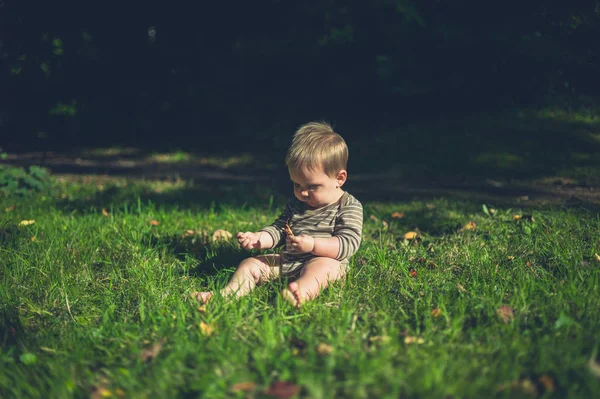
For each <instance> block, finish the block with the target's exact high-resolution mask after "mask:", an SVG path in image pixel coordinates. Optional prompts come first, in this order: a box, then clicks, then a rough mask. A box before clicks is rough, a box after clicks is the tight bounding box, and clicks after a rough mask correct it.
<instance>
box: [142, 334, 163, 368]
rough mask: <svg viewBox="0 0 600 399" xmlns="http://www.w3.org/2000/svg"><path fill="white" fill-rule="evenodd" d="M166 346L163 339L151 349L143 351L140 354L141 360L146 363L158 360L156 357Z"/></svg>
mask: <svg viewBox="0 0 600 399" xmlns="http://www.w3.org/2000/svg"><path fill="white" fill-rule="evenodd" d="M164 344H165V339H164V338H163V339H161V340H159V341H157V342H156V343H155V344H154V345H152V346H150V347H149V348H144V349H142V352H141V354H140V358H141V359H142V362H144V363H145V362H147V361H150V360H152V359H154V358H156V356H158V354H159V353H160V351H161V350H162V347H163V345H164Z"/></svg>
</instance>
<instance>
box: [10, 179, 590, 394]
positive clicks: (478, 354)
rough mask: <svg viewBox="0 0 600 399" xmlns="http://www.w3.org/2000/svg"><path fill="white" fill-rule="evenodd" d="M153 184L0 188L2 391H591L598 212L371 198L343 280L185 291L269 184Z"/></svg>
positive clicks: (271, 214) (200, 279) (219, 270)
mask: <svg viewBox="0 0 600 399" xmlns="http://www.w3.org/2000/svg"><path fill="white" fill-rule="evenodd" d="M190 184H191V183H190ZM157 185H158V186H157ZM163 186H164V187H161V186H160V184H158V183H156V182H144V181H140V182H132V181H127V180H123V181H121V182H119V183H114V182H113V183H110V182H104V183H103V184H102V185H99V184H93V183H91V184H90V183H89V182H88V184H84V183H81V182H79V183H74V182H58V183H56V187H55V189H54V190H52V191H51V192H48V193H43V194H40V195H37V196H32V197H26V198H25V199H24V198H21V197H14V196H5V197H2V198H0V217H1V220H2V226H3V227H2V230H0V243H1V246H0V263H1V268H0V396H2V397H18V398H28V397H32V398H38V397H56V398H70V397H76V398H78V397H93V398H100V397H135V398H144V397H165V398H166V397H181V398H188V397H204V398H223V397H232V398H235V397H240V398H242V397H270V396H269V394H270V395H271V396H274V397H288V395H287V394H288V393H289V392H284V390H283V389H281V386H278V385H274V384H275V383H276V382H281V381H285V382H289V383H291V384H293V385H289V386H288V388H290V390H291V393H293V392H294V389H299V396H300V397H310V398H332V397H343V398H373V397H385V398H387V397H390V398H397V397H436V398H441V397H453V398H463V397H467V398H475V397H532V396H533V397H535V396H541V397H582V398H588V397H593V396H594V394H597V393H598V392H600V379H598V378H595V377H594V375H593V374H592V372H591V371H590V369H589V360H590V358H592V360H594V359H593V356H594V355H595V353H597V352H598V350H599V346H600V336H599V335H598V331H600V317H599V311H598V309H600V295H599V292H598V291H599V286H600V261H599V260H598V258H597V255H596V254H598V253H600V241H599V239H600V218H599V216H598V214H596V213H592V212H590V211H587V210H585V209H583V208H568V207H545V208H540V207H538V208H535V207H534V208H529V209H525V208H517V207H499V206H495V205H494V204H487V208H488V211H487V212H484V209H483V207H482V205H483V204H481V203H475V202H470V201H468V200H453V199H448V198H438V199H434V200H432V201H430V202H425V201H418V200H410V201H404V202H389V201H388V202H377V201H369V202H367V203H365V204H364V205H365V227H364V241H363V244H362V247H361V249H360V251H359V252H358V254H357V255H356V256H355V257H354V258H353V259H352V263H351V265H352V269H351V272H350V274H349V276H348V278H347V280H346V281H345V282H344V283H338V284H335V285H334V286H332V287H331V288H330V289H329V290H327V291H326V292H324V293H323V294H322V295H321V296H320V297H319V298H318V299H317V300H315V301H314V302H311V303H308V304H307V305H306V306H305V307H303V309H301V310H296V309H294V308H292V307H291V306H290V305H288V304H287V303H284V302H282V301H281V299H280V297H279V295H278V292H279V291H280V290H281V288H282V287H283V282H273V283H271V284H270V285H268V286H263V287H260V288H258V289H257V290H256V291H254V292H253V293H252V294H251V295H249V296H248V297H245V298H243V299H241V300H239V301H233V302H225V301H223V300H222V299H221V298H216V299H215V300H214V301H213V302H211V303H210V304H208V306H206V308H202V307H200V306H199V305H198V304H197V303H193V302H192V301H190V300H189V299H188V293H190V292H192V291H194V290H197V289H200V288H202V289H204V288H218V287H222V286H223V285H224V284H225V282H226V281H227V279H228V277H229V276H230V275H231V272H232V271H233V270H234V268H235V265H236V264H237V262H238V261H239V260H240V259H242V258H243V257H244V256H247V254H245V253H242V252H241V251H240V250H239V249H238V248H237V247H236V245H235V244H234V243H233V242H227V241H226V242H212V241H211V235H212V233H213V232H214V231H215V230H217V229H225V230H228V231H230V232H232V233H235V232H236V231H245V230H255V229H258V228H260V227H262V226H264V225H266V224H268V223H270V222H271V221H272V220H273V219H274V218H275V217H276V216H277V214H278V210H279V209H281V207H282V205H283V198H281V197H279V196H278V195H277V194H275V193H272V192H270V191H269V189H268V188H247V189H246V190H245V191H243V192H230V193H229V194H227V195H229V197H228V196H227V195H225V194H226V193H225V194H224V193H222V194H224V196H221V197H220V198H221V200H220V201H217V202H213V201H212V200H211V201H209V200H208V199H206V198H205V200H204V201H198V203H197V205H193V202H185V201H183V200H182V201H180V202H179V201H178V198H179V199H183V198H180V197H178V190H182V191H181V195H184V194H183V192H184V187H185V184H183V183H182V182H180V181H179V182H175V183H173V184H170V183H164V184H163ZM149 191H154V192H156V193H160V194H161V195H167V193H168V198H169V199H170V201H165V202H162V203H161V202H157V201H149V200H147V199H146V197H145V193H147V192H149ZM107 193H110V195H107ZM257 193H260V195H259V194H257ZM213 194H214V193H213ZM244 194H245V195H246V197H245V198H247V200H246V201H245V202H243V203H242V204H239V198H240V197H241V196H243V195H244ZM207 195H208V194H207ZM234 197H235V198H237V201H234V200H233V198H234ZM181 204H188V205H187V206H184V205H181ZM190 204H192V205H190ZM13 206H14V209H12V207H13ZM490 208H491V209H494V208H495V209H494V212H493V213H491V212H490V211H489V209H490ZM103 209H104V212H103ZM394 212H402V213H403V214H404V216H403V217H401V218H398V217H396V218H394V217H392V216H391V215H392V214H393V213H394ZM515 215H520V216H523V217H521V218H520V219H515ZM396 216H398V215H396ZM22 220H35V223H33V224H29V225H27V226H19V225H18V224H19V222H20V221H22ZM153 221H154V222H153ZM384 222H385V223H384ZM470 222H474V224H470ZM465 226H466V227H465ZM186 230H193V233H191V232H188V233H187V234H185V232H186ZM409 231H416V232H418V234H419V235H418V238H417V239H416V240H405V239H404V234H405V233H406V232H409ZM503 305H504V306H508V307H510V309H511V310H512V312H513V315H512V317H511V315H510V314H509V313H510V311H508V308H504V309H505V310H506V311H508V312H509V313H506V314H505V316H506V319H507V320H506V322H505V320H504V319H503V318H502V317H501V315H499V314H498V310H499V309H500V308H501V306H503ZM411 341H415V342H413V343H411ZM242 382H247V383H248V384H245V385H236V384H239V383H242ZM278 387H279V388H280V389H279V391H278V390H277V389H278ZM269 388H270V389H271V390H270V391H269ZM236 391H237V392H236Z"/></svg>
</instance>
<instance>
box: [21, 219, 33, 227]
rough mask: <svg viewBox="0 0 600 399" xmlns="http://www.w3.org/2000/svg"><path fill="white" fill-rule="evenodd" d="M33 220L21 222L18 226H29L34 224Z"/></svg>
mask: <svg viewBox="0 0 600 399" xmlns="http://www.w3.org/2000/svg"><path fill="white" fill-rule="evenodd" d="M34 223H35V220H21V221H20V222H19V226H29V225H30V224H34Z"/></svg>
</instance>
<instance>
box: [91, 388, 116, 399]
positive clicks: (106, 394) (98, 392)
mask: <svg viewBox="0 0 600 399" xmlns="http://www.w3.org/2000/svg"><path fill="white" fill-rule="evenodd" d="M111 396H112V392H111V391H110V390H109V389H108V388H105V387H97V388H95V389H94V390H93V391H92V393H91V395H90V398H91V399H101V398H110V397H111Z"/></svg>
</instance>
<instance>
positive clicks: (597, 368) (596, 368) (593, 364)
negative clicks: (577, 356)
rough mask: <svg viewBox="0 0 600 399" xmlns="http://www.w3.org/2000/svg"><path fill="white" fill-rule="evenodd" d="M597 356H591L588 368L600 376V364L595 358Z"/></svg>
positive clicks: (596, 375)
mask: <svg viewBox="0 0 600 399" xmlns="http://www.w3.org/2000/svg"><path fill="white" fill-rule="evenodd" d="M595 357H596V356H594V355H592V356H590V360H589V361H588V368H589V369H590V372H591V373H592V374H593V375H594V376H595V377H596V378H600V364H599V363H598V362H597V361H596V359H595Z"/></svg>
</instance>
